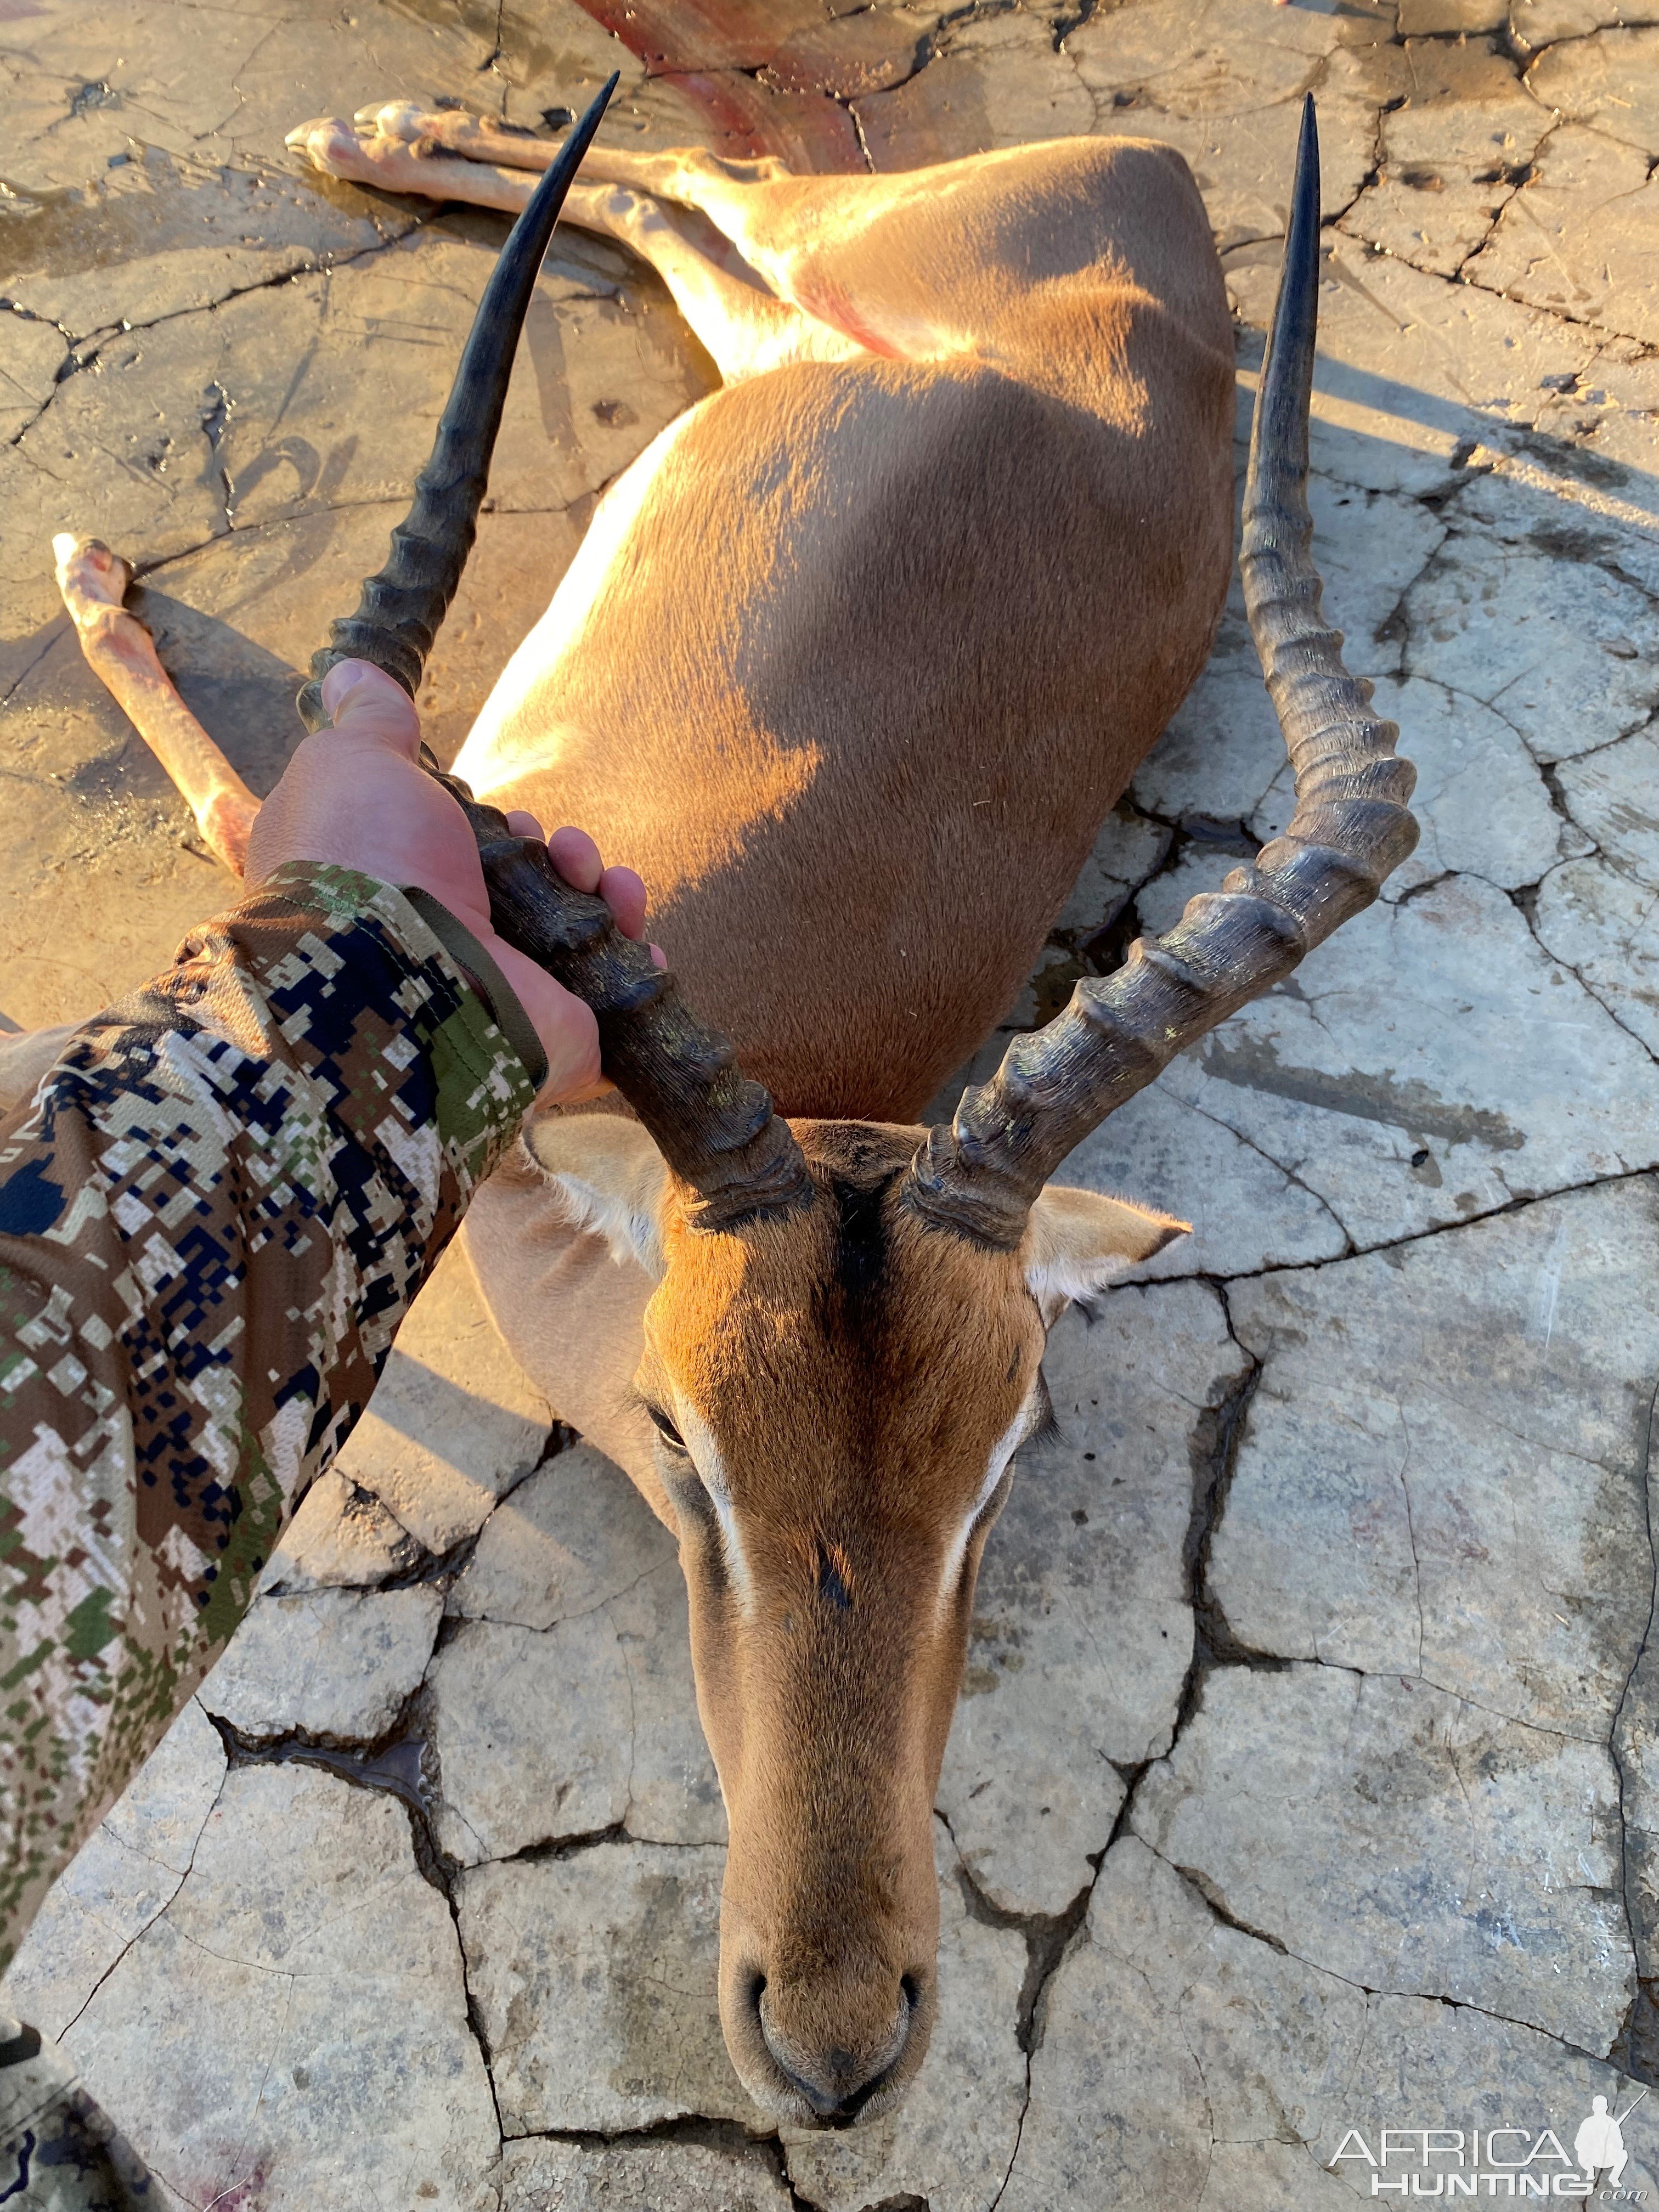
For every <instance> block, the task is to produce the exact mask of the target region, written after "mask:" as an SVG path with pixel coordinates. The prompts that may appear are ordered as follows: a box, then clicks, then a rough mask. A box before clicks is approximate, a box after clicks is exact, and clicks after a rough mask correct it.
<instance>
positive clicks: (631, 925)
mask: <svg viewBox="0 0 1659 2212" xmlns="http://www.w3.org/2000/svg"><path fill="white" fill-rule="evenodd" d="M599 896H600V897H601V898H602V899H603V900H604V901H605V904H606V905H607V906H608V907H609V908H610V909H611V913H612V914H614V915H616V917H617V928H618V929H619V930H621V932H622V933H623V936H624V937H643V936H644V935H645V885H644V884H642V883H641V880H640V878H638V877H637V876H636V875H635V872H634V871H633V870H632V868H607V869H606V870H605V873H604V874H603V875H602V876H601V877H600V878H599Z"/></svg>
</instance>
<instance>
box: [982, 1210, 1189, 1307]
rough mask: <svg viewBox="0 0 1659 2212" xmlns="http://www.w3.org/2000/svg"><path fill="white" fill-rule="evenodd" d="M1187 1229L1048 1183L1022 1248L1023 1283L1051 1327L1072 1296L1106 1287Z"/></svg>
mask: <svg viewBox="0 0 1659 2212" xmlns="http://www.w3.org/2000/svg"><path fill="white" fill-rule="evenodd" d="M1189 1227H1190V1224H1188V1223H1187V1222H1185V1221H1172V1220H1171V1219H1170V1217H1169V1215H1168V1214H1167V1213H1154V1212H1152V1211H1151V1209H1150V1208H1149V1207H1147V1206H1129V1205H1127V1204H1126V1203H1125V1202H1124V1200H1122V1199H1121V1198H1107V1197H1106V1196H1104V1195H1103V1194H1102V1193H1101V1192H1099V1191H1096V1190H1069V1189H1067V1188H1066V1187H1065V1186H1064V1185H1063V1184H1060V1183H1055V1182H1051V1183H1045V1184H1044V1186H1043V1188H1042V1190H1041V1191H1040V1192H1039V1194H1038V1195H1037V1200H1036V1205H1035V1206H1033V1207H1032V1208H1031V1213H1030V1220H1029V1221H1028V1222H1027V1224H1026V1228H1025V1236H1024V1241H1023V1242H1022V1243H1021V1245H1020V1248H1019V1256H1020V1261H1021V1264H1022V1265H1023V1266H1024V1269H1025V1281H1026V1284H1027V1286H1028V1287H1029V1289H1030V1293H1031V1296H1032V1297H1034V1298H1035V1299H1036V1302H1037V1305H1038V1307H1039V1309H1040V1310H1041V1311H1042V1318H1043V1321H1044V1322H1045V1323H1048V1324H1049V1325H1052V1324H1053V1323H1054V1322H1056V1321H1057V1320H1058V1319H1059V1318H1060V1315H1061V1314H1062V1313H1063V1312H1064V1311H1065V1310H1066V1307H1067V1306H1068V1305H1070V1304H1071V1303H1072V1301H1073V1299H1074V1298H1086V1297H1089V1296H1090V1294H1091V1292H1092V1291H1098V1290H1102V1289H1103V1288H1104V1287H1105V1285H1107V1284H1108V1283H1109V1282H1110V1281H1111V1279H1112V1278H1113V1276H1114V1275H1121V1273H1123V1271H1124V1269H1125V1268H1126V1267H1133V1266H1134V1265H1135V1264H1136V1262H1137V1261H1140V1260H1150V1259H1151V1258H1152V1255H1153V1253H1154V1252H1161V1251H1162V1250H1163V1249H1164V1246H1165V1245H1166V1244H1168V1243H1172V1242H1173V1240H1174V1239H1175V1238H1176V1237H1185V1236H1186V1235H1187V1234H1188V1229H1189Z"/></svg>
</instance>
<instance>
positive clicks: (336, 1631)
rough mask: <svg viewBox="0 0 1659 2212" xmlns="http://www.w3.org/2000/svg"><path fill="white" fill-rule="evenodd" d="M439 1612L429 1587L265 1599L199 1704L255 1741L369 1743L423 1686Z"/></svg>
mask: <svg viewBox="0 0 1659 2212" xmlns="http://www.w3.org/2000/svg"><path fill="white" fill-rule="evenodd" d="M442 1614H443V1599H442V1597H441V1595H440V1593H439V1592H438V1591H437V1590H435V1589H432V1588H431V1587H430V1586H429V1585H418V1586H416V1588H414V1589H397V1590H373V1591H364V1590H343V1589H342V1590H328V1589H324V1590H313V1591H311V1592H308V1593H307V1595H304V1596H301V1597H262V1598H259V1599H258V1600H257V1601H255V1603H254V1605H253V1607H252V1609H251V1610H250V1612H249V1613H248V1615H247V1618H246V1620H244V1621H243V1623H242V1625H241V1626H240V1628H239V1629H238V1630H237V1632H236V1633H235V1635H234V1637H232V1638H231V1640H230V1644H229V1645H228V1648H227V1650H226V1651H225V1654H224V1656H223V1657H222V1659H221V1660H220V1662H219V1663H218V1665H217V1666H216V1668H214V1670H213V1672H212V1673H211V1674H210V1675H209V1676H208V1678H207V1680H206V1681H205V1682H204V1684H203V1685H202V1688H201V1692H200V1695H201V1699H202V1703H203V1705H204V1706H205V1707H206V1709H207V1711H209V1712H210V1713H212V1714H213V1715H215V1716H216V1718H218V1719H220V1720H222V1721H228V1723H229V1724H230V1726H231V1727H232V1728H234V1729H235V1730H236V1732H237V1734H238V1735H240V1736H242V1737H245V1738H246V1739H249V1740H251V1741H260V1740H270V1739H272V1738H275V1737H277V1736H284V1735H305V1736H309V1737H311V1738H313V1740H321V1741H328V1742H331V1743H371V1742H373V1741H374V1739H375V1738H376V1737H377V1736H382V1735H385V1734H386V1730H387V1729H389V1728H391V1727H392V1723H394V1722H395V1721H396V1719H397V1717H398V1714H399V1713H400V1712H401V1711H402V1710H403V1707H404V1701H405V1699H408V1698H409V1697H410V1695H411V1694H412V1693H413V1692H415V1691H416V1689H417V1688H418V1687H419V1686H420V1681H421V1677H422V1674H424V1673H425V1672H426V1662H427V1661H428V1659H429V1658H430V1657H431V1656H432V1646H433V1644H434V1642H435V1639H436V1637H437V1633H438V1623H439V1621H440V1620H441V1618H442Z"/></svg>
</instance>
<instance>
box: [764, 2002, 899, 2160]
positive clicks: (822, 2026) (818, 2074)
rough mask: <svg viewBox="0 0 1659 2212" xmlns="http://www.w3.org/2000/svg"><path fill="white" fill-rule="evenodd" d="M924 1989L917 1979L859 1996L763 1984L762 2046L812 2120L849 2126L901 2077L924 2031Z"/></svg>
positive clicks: (832, 2124)
mask: <svg viewBox="0 0 1659 2212" xmlns="http://www.w3.org/2000/svg"><path fill="white" fill-rule="evenodd" d="M922 1990H923V1985H922V1982H921V1977H920V1976H919V1975H916V1974H904V1975H902V1976H901V1977H900V1978H899V1980H898V1983H897V1984H896V1986H895V1984H893V1983H892V1982H890V1981H884V1984H876V1985H875V1986H872V1985H871V1984H864V1985H863V1986H861V1987H860V1988H857V1989H855V1990H848V1989H847V1988H846V1987H844V1986H842V1987H837V1988H836V1989H835V1990H825V1989H824V1988H823V1986H822V1985H817V1984H812V1983H797V1984H793V1985H792V1984H788V1983H783V1984H776V1983H765V1982H757V1986H756V1988H755V1990H754V1994H753V1997H752V2002H753V2004H754V2008H755V2015H756V2019H757V2023H758V2025H759V2027H760V2032H761V2039H762V2040H763V2042H764V2044H765V2045H766V2048H767V2050H768V2051H769V2053H770V2054H771V2057H772V2058H773V2061H774V2063H775V2064H776V2065H777V2066H778V2068H779V2069H780V2070H781V2072H782V2073H784V2074H786V2075H787V2076H788V2078H789V2081H791V2083H792V2084H793V2087H795V2088H796V2089H798V2090H799V2093H800V2094H801V2095H802V2096H803V2097H804V2098H805V2100H806V2102H807V2104H808V2106H810V2107H811V2111H812V2113H813V2115H814V2117H815V2118H817V2120H818V2121H819V2123H820V2124H822V2125H823V2126H825V2127H848V2126H850V2125H851V2124H852V2123H853V2122H854V2121H855V2120H858V2119H860V2118H862V2117H863V2115H864V2112H865V2111H866V2107H867V2106H869V2105H870V2103H871V2102H872V2100H873V2099H874V2098H875V2097H876V2096H878V2094H879V2093H880V2092H881V2090H882V2089H884V2087H886V2086H887V2084H888V2083H889V2082H890V2081H892V2080H893V2079H894V2077H895V2076H896V2075H898V2074H900V2073H901V2072H902V2070H903V2059H904V2054H905V2050H906V2047H907V2045H908V2044H909V2043H910V2040H911V2038H912V2036H913V2035H914V2034H915V2033H917V2031H918V2029H919V2028H921V2027H922V2026H923V2021H924V2016H925V2014H926V2010H927V2008H926V2005H925V2004H924V2002H923V1994H922ZM924 2033H925V2030H924Z"/></svg>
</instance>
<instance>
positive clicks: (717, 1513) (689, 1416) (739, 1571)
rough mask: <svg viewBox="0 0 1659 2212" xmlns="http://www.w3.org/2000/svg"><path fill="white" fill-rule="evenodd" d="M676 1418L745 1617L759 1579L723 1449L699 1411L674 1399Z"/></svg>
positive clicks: (678, 1399)
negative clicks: (742, 1531)
mask: <svg viewBox="0 0 1659 2212" xmlns="http://www.w3.org/2000/svg"><path fill="white" fill-rule="evenodd" d="M674 1418H675V1422H676V1424H677V1425H678V1429H679V1432H680V1434H681V1436H682V1437H684V1439H685V1449H686V1450H687V1452H688V1453H689V1454H690V1459H691V1464H692V1466H693V1467H695V1468H696V1470H697V1474H698V1477H699V1479H700V1480H701V1481H702V1486H703V1488H704V1489H705V1490H706V1491H707V1492H708V1500H709V1503H710V1504H712V1505H713V1507H714V1517H715V1519H716V1520H717V1521H718V1522H719V1523H720V1549H721V1551H722V1552H723V1553H725V1555H726V1573H727V1574H728V1575H729V1576H730V1577H731V1581H732V1590H733V1591H734V1592H735V1594H736V1596H737V1601H738V1605H739V1606H740V1607H742V1609H743V1610H744V1613H747V1612H749V1611H750V1607H751V1606H752V1604H753V1601H754V1595H755V1578H754V1577H753V1575H752V1574H751V1573H750V1571H749V1560H748V1557H747V1554H746V1553H744V1548H743V1538H742V1535H741V1534H739V1532H738V1516H737V1514H736V1511H735V1510H734V1509H733V1507H732V1485H731V1483H730V1481H729V1480H728V1479H727V1476H726V1462H725V1461H724V1460H723V1459H722V1458H721V1457H720V1446H719V1445H718V1444H717V1443H715V1441H714V1431H713V1430H712V1429H711V1428H710V1427H709V1425H708V1422H707V1421H705V1420H704V1419H703V1418H702V1414H701V1413H698V1411H697V1409H696V1407H695V1406H693V1405H690V1404H689V1403H688V1402H687V1401H686V1400H685V1399H684V1398H682V1397H681V1396H680V1395H678V1392H677V1393H676V1394H675V1398H674Z"/></svg>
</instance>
